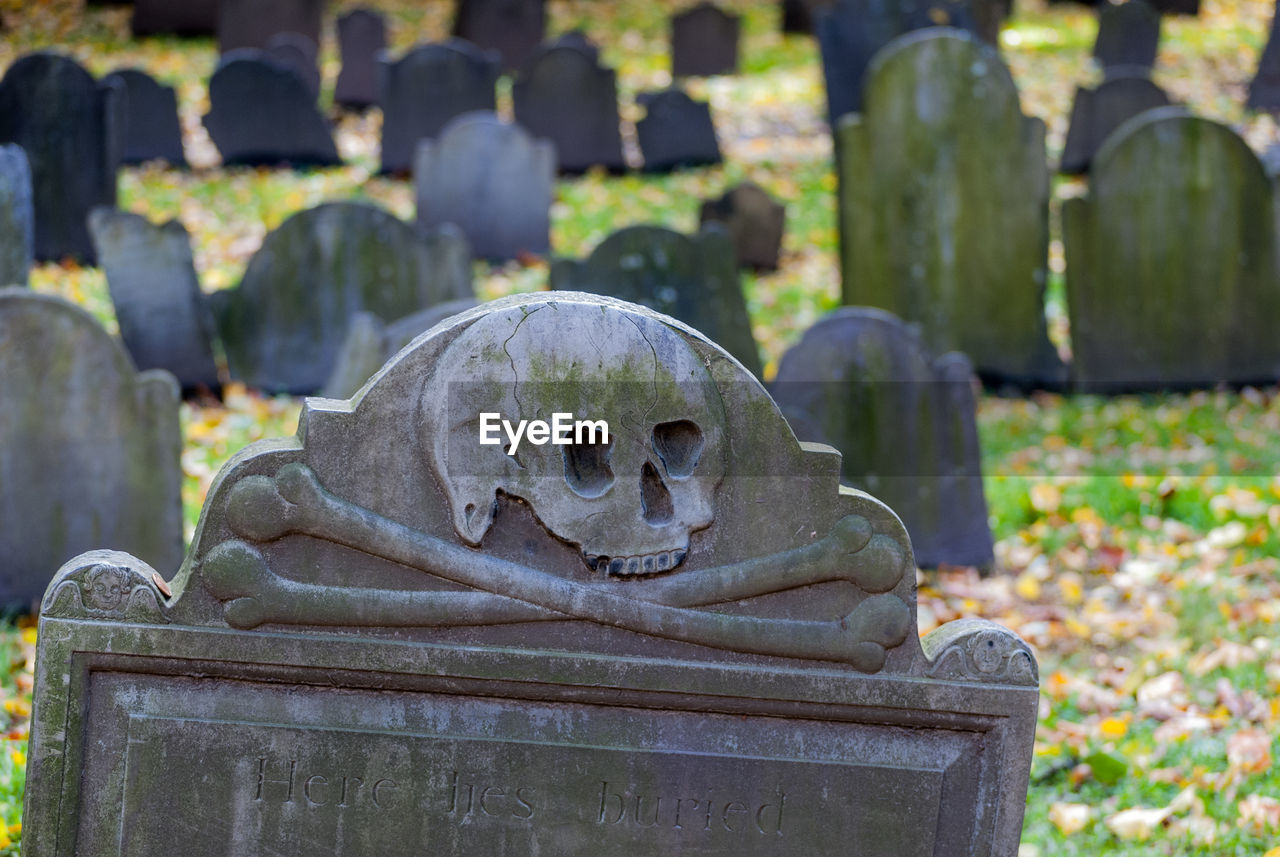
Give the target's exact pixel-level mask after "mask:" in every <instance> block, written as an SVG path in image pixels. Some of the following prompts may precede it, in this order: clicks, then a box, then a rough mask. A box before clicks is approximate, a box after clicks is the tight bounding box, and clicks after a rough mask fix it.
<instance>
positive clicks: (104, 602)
mask: <svg viewBox="0 0 1280 857" xmlns="http://www.w3.org/2000/svg"><path fill="white" fill-rule="evenodd" d="M160 583H163V579H162V578H161V577H160V575H159V574H158V573H156V571H155V570H154V569H153V568H151V566H149V565H147V564H146V563H145V562H143V561H142V560H140V559H137V558H136V557H133V556H131V555H129V554H127V553H122V552H121V551H107V550H100V551H90V552H88V553H84V554H81V555H80V556H78V557H76V558H75V559H73V560H71V561H70V562H68V563H67V564H66V565H64V566H62V568H61V569H59V570H58V573H57V574H56V575H55V576H54V578H53V581H52V582H51V583H50V584H49V588H48V589H47V590H46V591H45V596H44V602H43V603H42V604H41V606H40V612H41V614H42V615H44V616H49V617H54V618H60V619H118V620H121V621H128V622H147V623H154V624H164V623H167V622H168V621H169V611H168V604H167V601H166V598H165V596H164V594H163V593H162V592H161V591H160V588H159V584H160Z"/></svg>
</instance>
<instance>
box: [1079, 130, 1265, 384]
mask: <svg viewBox="0 0 1280 857" xmlns="http://www.w3.org/2000/svg"><path fill="white" fill-rule="evenodd" d="M1062 220H1063V242H1064V245H1065V251H1066V261H1067V309H1068V313H1069V316H1070V319H1071V350H1072V355H1073V362H1072V371H1073V374H1074V376H1075V377H1074V380H1075V383H1076V385H1077V386H1078V387H1080V388H1081V389H1085V390H1098V391H1120V390H1143V389H1162V388H1187V387H1205V386H1213V385H1214V384H1217V383H1219V382H1227V383H1233V384H1246V383H1259V382H1264V381H1265V382H1268V383H1274V380H1275V378H1277V377H1280V338H1277V337H1276V330H1277V328H1280V289H1278V288H1277V286H1276V283H1277V282H1278V281H1280V271H1277V264H1276V251H1277V248H1276V216H1275V211H1274V208H1273V192H1272V185H1271V182H1270V180H1269V179H1268V177H1267V174H1266V171H1265V170H1264V169H1263V167H1262V164H1261V163H1260V162H1259V160H1258V158H1257V156H1256V155H1254V153H1253V151H1252V150H1251V149H1250V148H1249V146H1248V145H1247V144H1246V143H1245V142H1244V140H1242V139H1240V137H1239V136H1238V135H1237V134H1236V133H1235V132H1234V131H1232V130H1231V129H1230V128H1228V127H1227V126H1225V125H1220V124H1218V123H1216V122H1212V121H1210V120H1208V119H1200V118H1197V117H1193V116H1189V115H1186V114H1185V113H1184V112H1183V111H1181V110H1180V109H1178V108H1176V107H1166V108H1162V109H1159V110H1150V111H1147V112H1146V113H1143V114H1142V115H1141V116H1138V117H1135V118H1134V119H1131V120H1129V121H1128V122H1127V123H1125V124H1124V125H1122V126H1121V127H1120V129H1119V130H1118V131H1116V133H1115V134H1113V135H1112V136H1111V137H1110V138H1109V139H1108V140H1107V142H1106V143H1105V144H1104V145H1103V147H1102V149H1101V151H1099V152H1098V154H1097V156H1096V157H1095V158H1094V160H1093V168H1092V170H1091V173H1090V182H1089V196H1088V197H1087V198H1077V199H1072V200H1068V201H1067V202H1066V203H1065V204H1064V206H1063V210H1062Z"/></svg>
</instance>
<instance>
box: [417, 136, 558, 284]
mask: <svg viewBox="0 0 1280 857" xmlns="http://www.w3.org/2000/svg"><path fill="white" fill-rule="evenodd" d="M555 178H556V151H555V147H554V146H552V145H551V143H549V142H547V141H546V140H535V139H533V137H531V136H529V134H528V133H527V132H526V131H525V130H524V129H523V128H521V127H520V126H519V125H515V124H512V123H509V122H503V121H501V120H500V119H498V117H497V116H495V115H494V114H492V113H468V114H464V115H463V116H459V117H458V118H457V119H454V120H453V121H452V122H450V123H449V124H448V125H447V126H445V129H444V131H443V132H441V134H440V137H439V139H438V140H424V141H422V142H421V143H420V144H419V145H418V155H417V159H416V162H415V164H414V169H413V182H414V187H415V188H416V190H417V199H418V225H419V226H420V227H423V228H425V229H434V228H435V227H437V226H441V225H443V224H445V223H452V224H454V225H455V226H457V227H458V228H459V229H461V230H462V233H463V234H464V235H465V236H466V237H467V241H468V243H470V245H471V252H472V253H473V254H475V256H476V257H477V258H481V259H496V260H506V259H517V258H520V257H522V256H526V255H537V256H545V255H546V254H547V253H548V252H550V250H551V197H552V188H553V186H554V184H555Z"/></svg>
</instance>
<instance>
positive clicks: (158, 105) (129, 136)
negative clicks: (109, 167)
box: [103, 68, 187, 167]
mask: <svg viewBox="0 0 1280 857" xmlns="http://www.w3.org/2000/svg"><path fill="white" fill-rule="evenodd" d="M103 81H104V82H105V81H119V82H120V85H121V86H123V87H124V92H125V101H124V103H125V131H124V155H123V157H122V159H121V162H122V163H126V164H141V163H145V162H146V161H151V160H155V159H157V158H158V159H160V160H163V161H168V162H169V164H171V165H172V166H175V167H185V166H186V165H187V159H186V157H185V155H184V154H183V151H182V125H181V124H180V123H179V121H178V96H177V95H176V94H175V93H174V91H173V87H172V86H163V85H161V84H160V83H159V82H157V81H156V79H155V78H153V77H152V76H151V75H149V74H147V73H146V72H145V71H142V70H140V69H136V68H125V69H120V70H119V71H113V72H112V73H111V74H109V75H107V76H106V77H105V78H103Z"/></svg>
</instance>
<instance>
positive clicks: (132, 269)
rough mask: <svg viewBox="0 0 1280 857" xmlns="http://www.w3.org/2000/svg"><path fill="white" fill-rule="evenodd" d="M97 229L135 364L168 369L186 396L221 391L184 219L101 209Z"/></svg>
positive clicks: (93, 220) (93, 219) (92, 225)
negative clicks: (160, 221) (158, 219)
mask: <svg viewBox="0 0 1280 857" xmlns="http://www.w3.org/2000/svg"><path fill="white" fill-rule="evenodd" d="M89 229H90V231H91V232H92V234H93V243H94V246H95V247H96V248H97V251H98V263H99V264H100V265H101V266H102V268H103V269H104V270H105V271H106V275H107V286H108V288H109V289H110V292H111V303H112V304H114V305H115V310H116V319H117V320H118V321H119V323H120V338H121V339H122V340H124V345H125V348H127V349H128V350H129V356H130V357H132V358H133V364H134V365H135V366H137V367H138V368H139V369H167V370H168V371H169V372H171V373H172V374H173V376H174V377H175V378H177V379H178V383H179V384H180V385H181V386H182V389H183V390H187V391H195V390H201V389H204V390H210V391H214V392H216V391H217V390H218V389H219V388H220V383H219V381H218V367H217V366H216V365H215V364H214V361H213V350H212V347H211V341H212V337H213V322H212V319H211V318H210V316H209V311H208V308H207V307H206V306H205V302H204V296H203V295H202V294H201V292H200V283H199V281H198V280H197V279H196V269H195V263H194V262H193V261H192V258H191V239H190V237H189V236H188V235H187V230H186V229H184V228H183V226H182V224H181V223H179V222H178V221H176V220H171V221H169V222H168V223H165V224H164V225H162V226H155V225H153V224H152V223H151V222H150V221H148V220H147V219H146V218H145V217H142V216H140V215H137V214H131V213H129V212H125V211H116V210H115V209H112V208H96V209H94V210H93V212H92V213H91V214H90V215H89Z"/></svg>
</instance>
